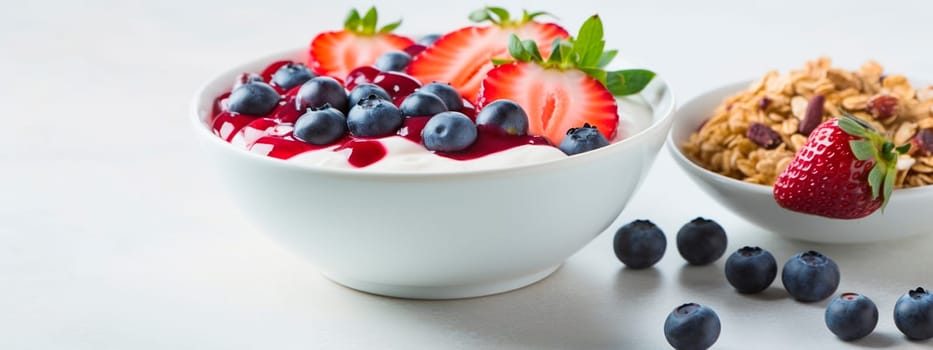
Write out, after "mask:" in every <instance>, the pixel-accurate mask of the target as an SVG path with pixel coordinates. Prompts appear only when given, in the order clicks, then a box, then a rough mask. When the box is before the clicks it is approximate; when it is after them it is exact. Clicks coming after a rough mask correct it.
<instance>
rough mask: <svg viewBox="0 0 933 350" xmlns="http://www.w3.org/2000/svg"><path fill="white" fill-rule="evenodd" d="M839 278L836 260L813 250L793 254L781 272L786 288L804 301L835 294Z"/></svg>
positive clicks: (821, 298) (820, 298)
mask: <svg viewBox="0 0 933 350" xmlns="http://www.w3.org/2000/svg"><path fill="white" fill-rule="evenodd" d="M839 278H840V275H839V266H838V265H836V262H835V261H833V260H832V259H830V258H829V257H827V256H825V255H823V254H821V253H819V252H816V251H812V250H811V251H806V252H802V253H798V254H796V255H794V256H792V257H791V258H790V259H788V260H787V262H786V263H785V264H784V270H783V271H782V272H781V282H783V283H784V289H786V290H787V293H789V294H790V295H791V296H792V297H794V299H797V300H798V301H802V302H814V301H820V300H823V299H826V298H828V297H829V296H831V295H833V293H835V292H836V288H838V287H839Z"/></svg>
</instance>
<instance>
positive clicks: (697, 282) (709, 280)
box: [677, 263, 729, 290]
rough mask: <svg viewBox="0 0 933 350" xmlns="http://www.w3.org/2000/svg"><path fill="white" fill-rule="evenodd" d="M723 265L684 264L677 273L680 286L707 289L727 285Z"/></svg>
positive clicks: (720, 287)
mask: <svg viewBox="0 0 933 350" xmlns="http://www.w3.org/2000/svg"><path fill="white" fill-rule="evenodd" d="M723 269H724V267H723V266H722V265H721V264H718V263H716V264H710V265H702V266H697V265H690V264H684V265H683V266H681V268H680V270H678V273H677V279H678V280H679V281H680V286H681V287H684V288H690V289H698V290H709V289H722V288H725V287H729V282H727V281H726V277H725V273H724V272H723Z"/></svg>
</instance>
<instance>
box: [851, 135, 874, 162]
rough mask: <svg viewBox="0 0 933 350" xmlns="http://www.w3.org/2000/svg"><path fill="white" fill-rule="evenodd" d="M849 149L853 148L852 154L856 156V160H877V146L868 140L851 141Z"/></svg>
mask: <svg viewBox="0 0 933 350" xmlns="http://www.w3.org/2000/svg"><path fill="white" fill-rule="evenodd" d="M849 147H850V148H852V154H854V155H855V159H858V160H872V159H875V145H873V144H872V143H871V141H868V140H852V141H849Z"/></svg>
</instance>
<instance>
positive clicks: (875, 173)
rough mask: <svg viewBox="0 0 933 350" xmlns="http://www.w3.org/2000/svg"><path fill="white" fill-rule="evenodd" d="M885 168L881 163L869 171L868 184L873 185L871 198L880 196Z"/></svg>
mask: <svg viewBox="0 0 933 350" xmlns="http://www.w3.org/2000/svg"><path fill="white" fill-rule="evenodd" d="M884 174H885V169H884V166H882V165H881V164H875V165H874V166H873V167H872V168H871V171H870V172H868V186H869V187H871V199H875V198H878V195H879V194H880V193H881V186H882V185H883V183H884Z"/></svg>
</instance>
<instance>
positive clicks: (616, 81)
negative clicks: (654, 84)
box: [606, 69, 654, 96]
mask: <svg viewBox="0 0 933 350" xmlns="http://www.w3.org/2000/svg"><path fill="white" fill-rule="evenodd" d="M651 79H654V72H652V71H650V70H646V69H623V70H617V71H614V72H607V75H606V88H607V89H609V91H610V92H612V94H613V95H615V96H627V95H632V94H637V93H639V92H641V90H643V89H644V88H645V86H648V83H650V82H651Z"/></svg>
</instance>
